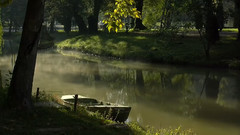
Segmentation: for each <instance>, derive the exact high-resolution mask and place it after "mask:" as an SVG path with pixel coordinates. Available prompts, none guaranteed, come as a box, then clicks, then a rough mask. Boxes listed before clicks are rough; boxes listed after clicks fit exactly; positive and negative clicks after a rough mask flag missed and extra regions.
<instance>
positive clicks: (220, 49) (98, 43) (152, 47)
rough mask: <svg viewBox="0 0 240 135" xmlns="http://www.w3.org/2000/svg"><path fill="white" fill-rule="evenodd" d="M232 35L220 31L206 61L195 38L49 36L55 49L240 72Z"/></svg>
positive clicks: (125, 35) (238, 57)
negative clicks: (230, 69)
mask: <svg viewBox="0 0 240 135" xmlns="http://www.w3.org/2000/svg"><path fill="white" fill-rule="evenodd" d="M234 32H235V31H230V30H227V29H226V30H224V31H223V33H222V34H221V35H222V37H221V40H220V41H218V42H217V43H216V45H215V46H212V48H211V51H210V56H211V59H210V60H206V58H205V53H204V50H203V45H202V43H201V41H200V39H199V37H198V36H191V34H190V35H188V36H184V37H181V38H180V37H174V38H172V39H165V38H163V37H161V36H159V35H156V34H149V33H129V34H125V33H117V34H109V33H101V32H100V33H99V34H97V35H78V33H70V34H68V35H67V34H65V33H63V32H58V33H55V34H53V35H52V36H53V37H54V38H55V46H56V47H57V48H58V49H67V50H71V49H72V50H78V51H81V52H84V53H89V54H93V55H98V56H106V57H114V58H118V59H130V60H140V61H144V62H149V63H167V64H178V65H193V66H202V67H221V68H233V69H240V60H239V59H240V54H239V52H238V50H239V49H240V43H239V42H237V41H236V40H235V38H234V37H233V36H232V35H234Z"/></svg>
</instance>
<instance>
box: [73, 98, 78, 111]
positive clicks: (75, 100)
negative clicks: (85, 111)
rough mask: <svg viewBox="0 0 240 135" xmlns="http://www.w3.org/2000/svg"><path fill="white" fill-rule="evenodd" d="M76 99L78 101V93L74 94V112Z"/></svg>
mask: <svg viewBox="0 0 240 135" xmlns="http://www.w3.org/2000/svg"><path fill="white" fill-rule="evenodd" d="M77 101H78V94H76V95H75V96H74V108H73V109H74V112H76V111H77Z"/></svg>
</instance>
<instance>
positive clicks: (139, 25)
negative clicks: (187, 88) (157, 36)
mask: <svg viewBox="0 0 240 135" xmlns="http://www.w3.org/2000/svg"><path fill="white" fill-rule="evenodd" d="M136 8H137V10H138V11H140V12H141V15H142V9H143V0H136ZM134 29H139V30H145V29H147V28H146V27H145V26H144V25H143V24H142V20H141V19H140V18H137V19H136V25H135V28H134Z"/></svg>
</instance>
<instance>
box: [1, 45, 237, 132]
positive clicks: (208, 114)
mask: <svg viewBox="0 0 240 135" xmlns="http://www.w3.org/2000/svg"><path fill="white" fill-rule="evenodd" d="M62 53H63V54H64V55H62V54H59V53H57V52H55V51H52V50H50V51H40V52H39V54H38V57H37V64H36V70H35V77H34V83H33V92H35V90H36V88H37V87H40V90H44V91H46V92H47V93H50V94H55V95H59V96H61V95H64V94H80V95H84V96H89V97H94V98H97V99H98V100H103V101H108V102H113V103H118V104H124V105H129V106H131V107H132V110H131V113H130V116H129V119H128V121H138V122H139V123H140V124H141V125H143V126H146V125H149V126H153V127H156V128H161V127H170V126H171V127H178V126H180V125H181V126H182V128H184V129H188V128H191V129H192V130H194V131H195V132H196V133H198V134H202V135H213V134H218V135H228V134H231V135H239V134H240V84H239V82H240V73H239V71H231V70H221V69H207V68H191V67H176V66H168V65H151V64H146V63H141V62H134V61H121V60H114V59H107V58H99V57H95V56H91V55H85V54H81V53H78V52H72V51H64V52H62ZM10 57H11V56H4V57H0V70H1V72H2V75H3V78H4V74H6V73H7V72H8V70H12V68H13V65H12V64H11V58H10Z"/></svg>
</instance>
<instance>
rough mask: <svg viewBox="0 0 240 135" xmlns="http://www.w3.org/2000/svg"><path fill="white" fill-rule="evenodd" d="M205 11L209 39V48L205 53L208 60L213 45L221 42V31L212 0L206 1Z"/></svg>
mask: <svg viewBox="0 0 240 135" xmlns="http://www.w3.org/2000/svg"><path fill="white" fill-rule="evenodd" d="M205 10H206V13H207V15H206V24H205V29H206V39H207V44H206V45H207V46H206V49H205V51H207V52H206V58H207V59H209V57H210V55H209V51H210V48H211V46H212V45H214V44H215V42H216V41H218V40H219V31H218V21H217V16H216V15H215V14H214V8H213V2H212V0H205Z"/></svg>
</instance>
